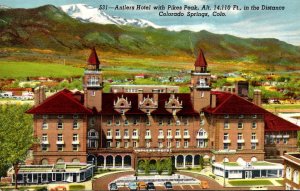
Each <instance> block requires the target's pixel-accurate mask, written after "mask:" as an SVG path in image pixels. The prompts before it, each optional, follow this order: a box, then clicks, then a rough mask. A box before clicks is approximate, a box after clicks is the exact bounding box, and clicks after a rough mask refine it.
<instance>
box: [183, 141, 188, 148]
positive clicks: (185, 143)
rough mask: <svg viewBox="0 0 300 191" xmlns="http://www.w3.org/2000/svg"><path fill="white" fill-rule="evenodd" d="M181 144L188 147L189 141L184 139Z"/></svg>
mask: <svg viewBox="0 0 300 191" xmlns="http://www.w3.org/2000/svg"><path fill="white" fill-rule="evenodd" d="M183 146H184V148H188V147H189V141H188V140H185V141H184V145H183Z"/></svg>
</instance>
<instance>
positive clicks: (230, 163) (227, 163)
mask: <svg viewBox="0 0 300 191" xmlns="http://www.w3.org/2000/svg"><path fill="white" fill-rule="evenodd" d="M223 165H224V163H223ZM225 166H240V165H239V164H238V163H237V162H226V163H225Z"/></svg>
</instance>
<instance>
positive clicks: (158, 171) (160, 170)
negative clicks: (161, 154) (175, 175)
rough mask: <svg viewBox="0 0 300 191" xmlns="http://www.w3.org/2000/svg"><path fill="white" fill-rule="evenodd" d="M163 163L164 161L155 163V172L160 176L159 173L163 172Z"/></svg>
mask: <svg viewBox="0 0 300 191" xmlns="http://www.w3.org/2000/svg"><path fill="white" fill-rule="evenodd" d="M163 163H164V161H161V160H157V161H156V171H157V173H158V174H159V175H161V173H162V171H163Z"/></svg>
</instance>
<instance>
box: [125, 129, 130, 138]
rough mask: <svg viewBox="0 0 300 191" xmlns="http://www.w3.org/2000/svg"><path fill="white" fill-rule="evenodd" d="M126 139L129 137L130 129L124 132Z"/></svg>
mask: <svg viewBox="0 0 300 191" xmlns="http://www.w3.org/2000/svg"><path fill="white" fill-rule="evenodd" d="M124 137H129V130H128V129H125V130H124Z"/></svg>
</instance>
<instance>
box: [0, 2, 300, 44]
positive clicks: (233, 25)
mask: <svg viewBox="0 0 300 191" xmlns="http://www.w3.org/2000/svg"><path fill="white" fill-rule="evenodd" d="M75 3H83V4H88V5H92V6H95V7H98V6H99V5H102V4H104V5H106V4H107V5H109V6H115V5H125V4H126V5H136V4H140V5H150V4H151V5H152V6H153V5H162V4H164V5H179V6H180V5H185V4H187V5H211V6H213V5H215V4H216V5H222V4H223V5H226V4H230V5H233V4H235V5H239V6H240V7H243V6H245V5H246V6H252V5H258V6H261V5H271V6H285V10H284V11H228V12H226V14H227V16H226V17H212V16H210V17H208V18H199V17H193V18H189V17H160V16H158V12H157V11H153V10H152V11H120V10H118V11H117V10H108V11H106V12H107V13H108V14H110V15H116V16H121V17H124V18H140V19H146V20H149V21H151V22H153V23H155V24H157V25H161V26H168V27H169V28H172V29H174V30H181V29H189V30H192V31H199V30H208V31H210V32H214V33H220V34H225V33H226V34H232V35H235V36H240V37H255V38H277V39H280V40H283V41H286V42H288V43H290V44H294V45H298V46H300V19H299V18H300V0H128V1H126V0H0V4H1V5H6V6H9V7H12V8H32V7H37V6H41V5H45V4H52V5H55V6H60V5H66V4H75ZM199 12H201V11H199Z"/></svg>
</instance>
